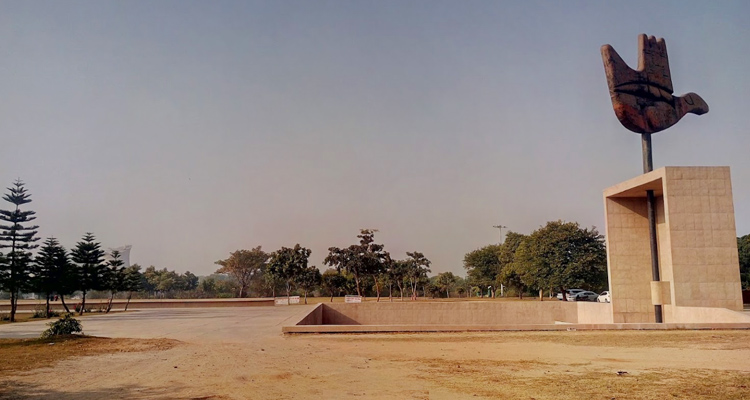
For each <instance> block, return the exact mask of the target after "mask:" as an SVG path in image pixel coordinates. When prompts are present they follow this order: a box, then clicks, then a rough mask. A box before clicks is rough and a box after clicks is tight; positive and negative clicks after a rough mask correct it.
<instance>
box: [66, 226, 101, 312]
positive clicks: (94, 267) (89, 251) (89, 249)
mask: <svg viewBox="0 0 750 400" xmlns="http://www.w3.org/2000/svg"><path fill="white" fill-rule="evenodd" d="M95 240H96V238H95V237H94V235H93V234H92V233H86V234H85V235H84V236H83V240H81V241H80V242H78V243H76V248H75V249H73V251H71V258H72V259H73V262H74V263H76V269H77V273H78V274H77V275H78V285H77V286H78V287H77V289H78V290H80V291H81V292H83V300H82V301H81V309H80V311H79V314H78V315H83V310H84V309H85V308H86V293H87V292H89V291H91V290H104V289H106V287H107V279H108V268H107V265H106V264H105V263H104V250H102V249H101V245H100V244H99V243H97V242H96V241H95Z"/></svg>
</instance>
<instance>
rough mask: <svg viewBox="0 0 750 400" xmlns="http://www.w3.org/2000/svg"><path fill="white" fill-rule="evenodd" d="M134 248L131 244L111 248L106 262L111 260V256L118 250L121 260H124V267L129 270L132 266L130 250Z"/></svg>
mask: <svg viewBox="0 0 750 400" xmlns="http://www.w3.org/2000/svg"><path fill="white" fill-rule="evenodd" d="M132 247H133V246H131V245H129V244H128V245H125V246H122V247H110V248H108V249H107V254H106V255H105V256H104V259H105V260H106V261H109V260H111V259H112V257H110V254H112V252H113V251H115V250H117V251H119V252H120V260H122V266H123V267H125V268H127V267H129V266H130V249H131V248H132Z"/></svg>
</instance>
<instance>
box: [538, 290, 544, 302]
mask: <svg viewBox="0 0 750 400" xmlns="http://www.w3.org/2000/svg"><path fill="white" fill-rule="evenodd" d="M539 301H544V290H542V289H539Z"/></svg>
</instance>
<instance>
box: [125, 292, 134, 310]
mask: <svg viewBox="0 0 750 400" xmlns="http://www.w3.org/2000/svg"><path fill="white" fill-rule="evenodd" d="M131 297H133V292H130V293H128V302H127V303H125V311H128V306H129V305H130V298H131Z"/></svg>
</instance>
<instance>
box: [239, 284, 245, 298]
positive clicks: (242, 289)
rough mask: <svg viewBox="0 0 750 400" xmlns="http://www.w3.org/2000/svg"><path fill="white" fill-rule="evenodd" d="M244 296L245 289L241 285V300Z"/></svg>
mask: <svg viewBox="0 0 750 400" xmlns="http://www.w3.org/2000/svg"><path fill="white" fill-rule="evenodd" d="M243 294H245V287H244V286H242V285H240V298H242V295H243Z"/></svg>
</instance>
